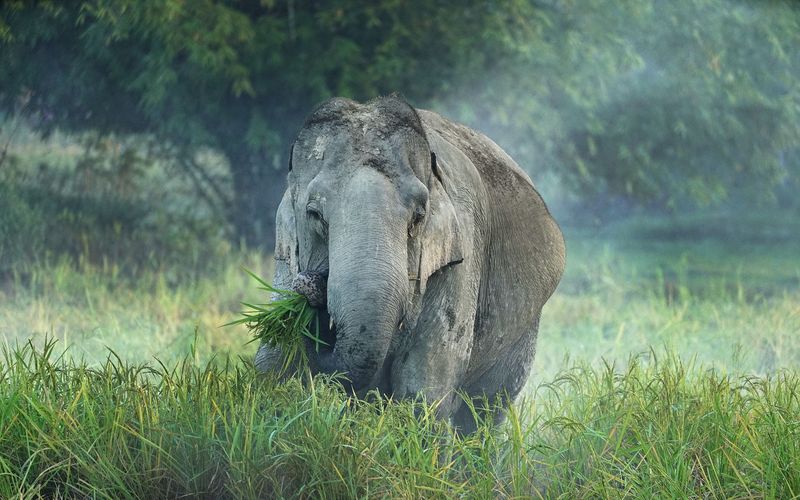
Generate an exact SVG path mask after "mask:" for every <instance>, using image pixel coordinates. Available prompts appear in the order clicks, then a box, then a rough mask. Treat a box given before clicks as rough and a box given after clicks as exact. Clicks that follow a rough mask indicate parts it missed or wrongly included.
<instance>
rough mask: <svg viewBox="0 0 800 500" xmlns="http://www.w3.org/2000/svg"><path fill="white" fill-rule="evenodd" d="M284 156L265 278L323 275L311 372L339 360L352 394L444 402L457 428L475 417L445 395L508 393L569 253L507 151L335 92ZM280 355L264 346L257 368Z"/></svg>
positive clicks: (394, 101) (416, 113)
mask: <svg viewBox="0 0 800 500" xmlns="http://www.w3.org/2000/svg"><path fill="white" fill-rule="evenodd" d="M289 168H290V171H289V178H288V180H289V187H288V189H287V190H286V193H285V194H284V197H283V200H282V202H281V204H280V207H279V209H278V215H277V228H278V229H277V243H276V247H275V259H276V261H277V267H276V271H275V277H274V284H275V285H276V286H277V287H284V288H289V287H291V286H292V283H293V281H294V280H295V278H296V276H297V274H298V273H300V272H318V273H319V274H320V275H323V276H324V275H327V277H328V281H327V313H328V314H330V319H331V320H332V321H333V324H334V325H335V326H334V328H333V329H332V330H331V331H327V329H326V331H325V332H324V338H325V339H327V340H328V342H329V343H330V344H332V348H323V349H321V350H320V351H319V352H317V351H316V350H315V349H313V348H311V347H310V346H309V350H308V353H309V358H310V363H311V367H312V370H313V371H322V372H341V373H344V374H345V375H346V376H347V378H349V380H350V383H351V387H350V389H352V390H354V391H355V392H356V393H358V394H364V393H365V392H367V391H368V390H370V389H378V390H380V391H382V392H383V393H385V394H392V395H394V396H395V397H415V396H419V395H421V396H424V397H426V398H427V399H428V400H429V401H431V400H441V404H440V406H439V408H438V411H439V415H440V416H441V417H442V418H450V419H451V420H452V422H453V423H454V424H455V425H456V426H458V427H459V428H460V429H462V431H465V432H469V431H471V430H472V429H474V421H473V417H472V415H471V412H470V410H469V409H468V407H467V405H465V404H464V402H463V400H462V398H461V397H459V396H458V394H457V392H459V391H463V392H464V393H466V394H467V395H469V396H470V397H472V398H476V399H477V398H482V397H483V396H488V397H489V399H490V400H493V399H494V398H495V397H496V396H500V397H503V398H511V399H513V398H514V397H515V396H516V395H517V394H518V393H519V391H520V390H521V389H522V387H523V385H524V384H525V381H526V380H527V378H528V374H529V372H530V367H531V363H532V361H533V356H534V352H535V345H536V335H537V330H538V326H539V316H540V313H541V310H542V306H543V305H544V303H545V301H547V299H548V298H549V297H550V295H551V294H552V293H553V291H554V290H555V288H556V285H557V284H558V282H559V280H560V278H561V273H562V271H563V269H564V258H565V249H564V240H563V237H562V234H561V231H560V230H559V228H558V226H557V225H556V223H555V221H554V220H553V218H552V217H551V215H550V213H549V212H548V210H547V207H546V206H545V204H544V202H543V201H542V198H541V197H540V196H539V194H538V193H537V192H536V189H535V188H534V186H533V183H532V182H531V180H530V179H529V178H528V176H527V175H526V174H525V173H524V172H523V171H522V170H521V169H520V168H519V166H518V165H517V164H516V163H515V162H514V160H512V159H511V158H510V157H509V156H508V155H507V154H506V153H505V152H503V151H502V150H501V149H500V148H499V147H498V146H497V145H496V144H495V143H494V142H492V141H491V140H490V139H488V138H487V137H485V136H484V135H482V134H480V133H478V132H475V131H473V130H471V129H469V128H467V127H465V126H463V125H459V124H457V123H453V122H451V121H449V120H447V119H445V118H443V117H441V116H439V115H438V114H436V113H433V112H430V111H424V110H415V109H413V108H412V107H410V106H409V105H408V104H407V103H405V101H403V100H401V99H399V98H396V97H387V98H380V99H377V100H374V101H371V102H369V103H367V104H359V103H356V102H354V101H351V100H348V99H341V98H336V99H332V100H329V101H327V102H325V103H324V104H322V105H321V106H319V107H318V108H317V109H316V110H315V111H314V112H313V113H312V115H311V116H310V117H309V118H308V120H307V121H306V123H305V125H304V126H303V129H302V130H301V131H300V133H299V135H298V137H297V140H296V142H295V143H294V146H293V148H292V154H291V163H290V167H289ZM324 312H325V311H323V313H324ZM325 323H327V321H325ZM280 363H281V354H280V352H279V351H278V350H276V349H272V348H269V347H268V346H261V348H260V350H259V352H258V354H257V355H256V367H257V368H258V369H259V370H261V371H268V370H272V369H274V368H276V367H277V366H280ZM496 417H499V416H496Z"/></svg>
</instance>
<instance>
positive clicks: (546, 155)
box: [467, 0, 800, 209]
mask: <svg viewBox="0 0 800 500" xmlns="http://www.w3.org/2000/svg"><path fill="white" fill-rule="evenodd" d="M548 6H549V8H548V9H546V10H544V11H543V13H542V16H543V17H544V20H543V19H542V18H541V17H540V19H538V20H537V22H536V26H537V27H538V34H537V36H536V37H535V38H536V39H538V40H541V41H542V42H541V43H539V44H538V45H530V46H529V47H532V50H526V51H523V50H520V51H517V52H516V53H515V54H514V56H513V57H510V58H507V59H506V60H505V61H503V62H502V67H501V68H498V69H496V70H495V71H493V72H492V73H493V74H495V75H499V76H497V77H494V78H492V79H491V81H489V82H485V83H484V85H483V86H481V87H479V88H477V89H476V91H475V92H474V93H473V96H472V98H471V100H470V101H471V102H478V103H487V106H492V107H493V109H478V110H477V112H476V110H475V109H472V110H470V113H471V116H469V115H467V119H477V121H478V122H480V123H481V124H482V126H483V128H485V129H487V130H488V131H490V134H491V135H492V136H493V137H498V138H501V140H502V143H503V145H504V146H506V147H507V149H508V150H509V151H511V152H512V154H513V155H514V156H515V157H516V158H518V159H520V160H522V163H523V164H526V165H528V166H529V168H531V169H532V170H535V171H536V173H537V174H538V175H539V176H541V172H542V171H549V172H554V173H555V174H556V175H557V177H558V178H559V179H560V180H561V182H562V183H564V184H566V185H567V186H568V187H569V188H570V190H571V191H572V192H576V193H579V194H580V196H582V197H583V198H584V200H592V199H597V198H609V197H622V198H625V199H628V200H633V201H634V202H635V203H638V204H640V205H646V206H654V207H659V208H665V207H666V208H674V209H676V208H679V207H681V206H683V205H690V206H696V205H701V206H712V205H715V204H720V203H724V202H726V201H730V200H731V199H734V198H735V199H737V200H736V201H737V202H738V201H740V198H742V197H749V198H752V199H756V200H759V199H760V200H762V201H763V200H764V199H769V198H770V197H772V196H774V194H775V190H776V188H778V187H780V186H781V185H784V184H785V183H786V182H787V181H789V180H790V179H793V182H797V180H800V165H798V164H797V162H796V161H793V158H797V157H798V156H797V154H798V152H800V50H797V47H800V4H797V3H796V2H789V1H772V2H744V1H736V0H692V1H690V2H659V1H654V0H622V1H611V0H586V1H583V2H569V1H552V2H549V3H548Z"/></svg>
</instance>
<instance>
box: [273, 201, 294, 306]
mask: <svg viewBox="0 0 800 500" xmlns="http://www.w3.org/2000/svg"><path fill="white" fill-rule="evenodd" d="M297 266H298V263H297V230H296V228H295V219H294V207H293V203H292V196H291V192H290V190H289V189H287V190H286V192H285V193H283V198H282V199H281V203H280V205H278V213H277V214H276V215H275V277H274V278H273V280H272V284H273V286H274V287H275V288H280V289H284V290H287V289H289V288H290V287H291V285H292V279H294V277H295V276H296V275H297V272H298V270H297Z"/></svg>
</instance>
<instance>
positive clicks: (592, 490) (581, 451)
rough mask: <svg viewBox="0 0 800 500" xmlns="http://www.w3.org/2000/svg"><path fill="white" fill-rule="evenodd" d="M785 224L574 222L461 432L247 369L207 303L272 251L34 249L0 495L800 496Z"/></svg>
mask: <svg viewBox="0 0 800 500" xmlns="http://www.w3.org/2000/svg"><path fill="white" fill-rule="evenodd" d="M796 224H797V223H796V221H792V220H781V219H779V218H776V217H774V216H771V215H760V214H758V213H750V214H748V215H747V216H746V217H745V216H741V217H733V218H732V217H731V216H730V215H729V214H703V215H702V216H683V217H672V218H666V217H641V218H631V219H628V220H625V221H622V222H620V223H617V224H607V225H604V226H602V227H596V226H583V227H577V226H572V227H567V228H566V230H565V233H566V236H567V244H568V267H567V272H566V274H565V277H564V280H563V282H562V284H561V285H560V287H559V289H558V291H557V292H556V294H555V295H554V297H553V298H552V299H551V301H550V302H549V303H548V304H547V306H546V307H545V310H544V314H543V318H542V322H541V325H542V326H541V330H540V334H539V342H538V351H537V357H536V361H535V365H534V373H533V375H532V377H531V379H530V381H529V384H528V388H527V389H526V391H525V392H524V395H523V396H522V397H521V398H520V400H518V401H517V404H515V405H514V406H512V407H509V408H508V409H507V414H508V420H507V422H506V423H505V424H503V425H501V426H499V427H496V426H493V425H492V424H490V423H484V425H482V426H481V428H480V430H479V431H478V432H477V433H476V434H474V435H471V436H459V435H457V434H455V433H454V432H453V431H452V429H450V428H449V427H448V426H447V425H445V424H443V423H441V422H438V421H436V420H435V419H434V418H433V411H434V410H433V408H434V407H435V402H428V403H422V402H395V401H387V400H385V399H382V398H379V397H376V398H373V399H372V400H370V401H361V400H355V399H352V398H349V397H347V396H346V395H345V394H343V393H342V392H341V391H340V390H339V389H338V388H337V385H336V383H335V382H332V381H330V380H328V379H326V378H324V377H317V378H315V379H314V380H313V381H309V380H305V381H302V380H297V379H293V380H290V381H289V382H287V383H278V382H276V381H275V380H273V379H271V378H270V377H259V376H256V375H255V374H254V372H253V369H252V365H251V364H250V359H251V358H252V355H253V353H254V352H255V349H256V346H255V345H254V344H248V341H249V340H250V337H249V335H248V332H247V331H246V330H245V329H244V328H243V327H241V326H237V327H222V326H221V325H223V324H225V323H228V322H229V321H231V320H233V319H236V318H237V317H238V316H237V314H238V311H240V309H241V307H240V305H239V303H240V301H242V300H250V299H254V298H258V296H257V290H256V289H255V283H254V282H253V280H252V279H251V278H250V277H248V276H247V275H246V273H245V272H244V271H243V270H242V268H243V267H244V268H247V269H251V270H253V271H254V272H256V273H257V274H260V275H262V276H269V275H270V274H271V265H272V264H271V259H270V257H269V255H265V254H259V253H256V252H247V251H243V250H240V249H236V248H234V247H232V246H230V245H227V244H223V243H220V244H219V245H217V246H215V247H214V250H213V252H209V254H213V259H214V262H215V263H214V265H209V264H208V263H207V262H204V261H203V259H202V258H200V259H198V260H197V265H196V268H194V271H193V272H185V273H183V274H182V275H181V277H179V278H176V277H171V276H170V274H169V272H168V271H169V270H168V269H160V270H159V269H156V270H137V271H135V272H131V271H130V270H128V269H126V268H124V267H122V268H121V267H119V265H116V264H115V263H114V262H110V261H107V260H105V261H104V260H101V261H98V260H97V259H94V260H93V259H90V258H80V257H79V258H68V257H64V256H62V257H60V258H53V259H50V260H48V259H42V260H41V261H39V262H37V263H36V265H35V266H32V267H29V268H27V270H26V271H25V272H15V273H11V275H10V278H9V279H8V280H7V281H6V283H5V284H4V285H3V287H2V292H0V293H2V295H1V296H0V299H1V300H0V318H2V321H0V335H2V336H3V338H4V339H5V347H4V355H3V359H2V361H0V380H1V381H2V383H1V384H0V391H2V395H3V397H2V400H1V401H2V402H1V403H0V413H1V414H2V417H1V418H0V496H2V497H3V498H13V497H19V498H33V497H40V496H41V497H65V496H66V497H76V496H77V497H84V496H91V497H98V498H120V497H137V498H147V497H151V498H152V497H173V496H181V495H188V496H194V497H206V498H224V497H231V498H234V497H235V498H254V497H276V496H277V497H299V498H308V497H314V498H317V497H319V498H342V497H386V496H389V497H393V498H395V497H400V498H404V497H406V498H414V497H431V498H451V497H453V496H466V497H478V498H481V497H484V498H485V497H507V498H511V497H530V496H533V497H538V496H542V497H548V498H558V497H562V498H574V497H587V496H590V497H594V496H603V497H609V496H610V497H619V496H632V497H652V496H669V497H676V496H677V497H683V496H696V497H715V498H735V497H740V498H744V497H748V498H752V497H762V498H793V497H798V496H800V420H798V415H800V375H799V374H798V372H797V367H798V365H799V364H800V336H798V334H800V260H798V258H797V256H798V255H800V240H798V238H797V236H796V235H797V234H800V231H797V229H800V228H798V227H793V226H795V225H796ZM190 267H191V266H190ZM487 403H489V404H490V403H491V402H487Z"/></svg>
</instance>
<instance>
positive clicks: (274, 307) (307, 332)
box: [228, 270, 328, 371]
mask: <svg viewBox="0 0 800 500" xmlns="http://www.w3.org/2000/svg"><path fill="white" fill-rule="evenodd" d="M245 272H246V273H247V274H249V275H250V276H251V277H252V278H253V279H255V280H256V281H257V282H258V284H259V287H258V289H259V290H263V291H265V292H267V293H268V294H269V297H271V298H272V300H270V301H267V302H266V303H263V304H253V303H248V302H242V305H244V306H245V307H247V308H249V310H245V311H243V312H242V316H243V317H242V318H240V319H238V320H236V321H232V322H231V323H228V325H242V324H243V325H246V326H247V328H248V329H249V330H250V333H251V334H252V335H253V337H254V338H253V340H251V342H256V341H258V342H261V343H263V344H268V345H269V346H271V347H280V349H281V352H282V353H283V358H284V365H283V371H286V370H288V369H289V367H291V366H295V365H296V364H298V363H299V364H300V365H301V366H305V365H306V364H307V357H306V350H305V345H304V341H303V338H304V337H305V338H309V339H311V340H312V341H314V344H315V346H316V348H317V349H319V345H320V344H323V345H328V344H327V342H325V341H323V340H322V339H321V338H320V337H319V317H318V314H317V310H316V309H315V308H314V307H312V306H311V304H309V303H308V300H307V299H306V297H305V296H303V295H301V294H299V293H297V292H295V291H292V290H281V289H278V288H275V287H273V286H272V285H270V284H269V283H267V282H266V281H264V280H263V279H261V278H259V277H258V276H257V275H256V274H254V273H252V272H250V271H247V270H245Z"/></svg>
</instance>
